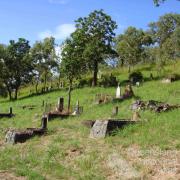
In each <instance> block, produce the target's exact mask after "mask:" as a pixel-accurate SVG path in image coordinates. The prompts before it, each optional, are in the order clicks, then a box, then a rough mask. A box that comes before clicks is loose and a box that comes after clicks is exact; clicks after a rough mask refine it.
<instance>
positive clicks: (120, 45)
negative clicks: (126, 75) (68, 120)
mask: <svg viewBox="0 0 180 180" xmlns="http://www.w3.org/2000/svg"><path fill="white" fill-rule="evenodd" d="M75 23H76V30H75V32H73V33H72V34H71V35H70V37H69V38H67V39H66V40H65V41H64V42H63V44H61V45H60V47H61V50H62V52H61V55H60V56H58V55H57V53H56V47H57V46H59V45H56V44H55V39H54V38H53V37H49V38H45V39H44V40H43V41H37V42H36V43H35V44H34V45H33V46H32V47H31V46H30V44H29V41H28V40H26V39H24V38H19V39H18V41H14V40H11V41H10V42H9V44H8V45H3V44H0V93H1V94H3V90H4V91H6V92H8V94H9V98H10V99H11V100H12V99H17V96H18V90H19V89H20V87H21V86H23V85H26V84H29V83H33V84H34V85H35V89H36V92H37V89H38V85H39V84H40V83H41V84H43V88H44V89H45V88H46V87H47V82H48V81H50V80H52V79H53V75H57V74H59V75H60V76H61V77H62V76H64V77H65V78H66V79H67V80H68V82H69V97H70V94H71V89H72V84H73V80H74V79H77V78H79V77H80V76H82V75H83V74H86V73H87V72H92V77H93V78H92V79H93V81H92V86H96V85H97V74H98V70H99V65H100V64H109V63H108V62H109V61H112V60H114V63H115V62H116V65H117V66H128V67H129V71H131V67H132V66H134V65H136V64H138V63H142V62H145V63H151V62H154V63H157V62H158V63H161V64H162V63H165V62H167V61H173V62H174V61H176V60H177V59H178V58H179V57H180V14H172V13H170V14H165V15H164V16H161V17H160V18H159V20H158V21H157V22H151V23H149V28H148V29H147V30H146V31H145V30H142V29H137V28H136V27H128V28H127V29H126V30H125V31H124V33H123V34H119V35H116V34H115V30H116V29H117V27H118V26H117V24H116V22H115V21H113V20H112V18H111V17H110V16H109V15H107V14H106V13H105V12H104V11H103V10H99V11H98V10H95V11H94V12H92V13H90V14H89V15H88V16H87V17H84V18H79V19H77V20H76V21H75ZM69 99H70V98H69Z"/></svg>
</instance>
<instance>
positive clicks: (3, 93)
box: [0, 84, 8, 97]
mask: <svg viewBox="0 0 180 180" xmlns="http://www.w3.org/2000/svg"><path fill="white" fill-rule="evenodd" d="M0 96H2V97H7V96H8V93H7V89H6V87H5V86H4V85H3V84H0Z"/></svg>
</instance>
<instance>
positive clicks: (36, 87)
mask: <svg viewBox="0 0 180 180" xmlns="http://www.w3.org/2000/svg"><path fill="white" fill-rule="evenodd" d="M35 89H36V94H37V93H38V82H36V86H35Z"/></svg>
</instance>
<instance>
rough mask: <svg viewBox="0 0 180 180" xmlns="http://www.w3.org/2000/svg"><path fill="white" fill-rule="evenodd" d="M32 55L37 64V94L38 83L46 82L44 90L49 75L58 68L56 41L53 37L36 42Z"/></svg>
mask: <svg viewBox="0 0 180 180" xmlns="http://www.w3.org/2000/svg"><path fill="white" fill-rule="evenodd" d="M31 55H32V58H33V61H34V62H35V74H36V76H35V81H36V92H37V87H38V83H39V82H40V81H41V80H42V81H43V82H44V89H45V88H46V85H47V78H48V75H50V74H51V72H52V70H53V68H55V67H57V61H56V53H55V39H54V38H53V37H50V38H45V39H44V40H43V41H42V42H41V41H40V42H36V43H35V44H34V46H33V47H32V49H31Z"/></svg>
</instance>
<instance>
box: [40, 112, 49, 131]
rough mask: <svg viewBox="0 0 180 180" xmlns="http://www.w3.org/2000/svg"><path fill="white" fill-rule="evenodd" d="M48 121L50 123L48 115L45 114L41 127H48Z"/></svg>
mask: <svg viewBox="0 0 180 180" xmlns="http://www.w3.org/2000/svg"><path fill="white" fill-rule="evenodd" d="M47 123H48V116H47V115H43V117H42V120H41V124H42V126H41V128H42V129H47Z"/></svg>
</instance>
